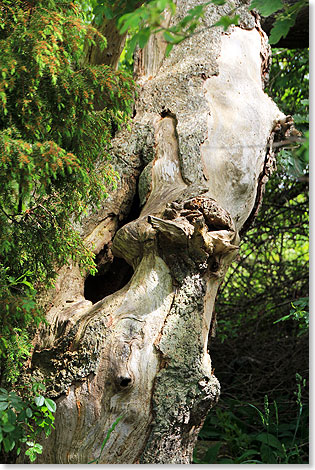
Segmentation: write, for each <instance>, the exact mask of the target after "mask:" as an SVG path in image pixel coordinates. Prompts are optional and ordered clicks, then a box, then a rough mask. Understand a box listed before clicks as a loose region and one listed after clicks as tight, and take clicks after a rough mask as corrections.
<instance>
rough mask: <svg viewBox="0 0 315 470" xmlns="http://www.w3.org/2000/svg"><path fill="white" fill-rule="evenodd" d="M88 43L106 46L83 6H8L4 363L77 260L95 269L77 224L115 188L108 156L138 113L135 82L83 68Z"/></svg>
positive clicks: (1, 256)
mask: <svg viewBox="0 0 315 470" xmlns="http://www.w3.org/2000/svg"><path fill="white" fill-rule="evenodd" d="M84 41H88V42H90V43H94V41H99V43H100V44H102V45H103V46H104V47H105V46H106V39H105V38H104V37H103V36H102V35H101V34H100V33H99V32H98V31H97V30H96V29H95V28H93V27H92V26H91V25H90V24H88V22H87V21H85V18H84V15H83V13H82V11H81V9H80V6H79V5H77V4H76V3H71V2H63V1H60V0H42V1H33V0H3V1H2V2H1V4H0V50H1V56H0V328H1V335H0V355H2V356H3V357H4V356H5V355H6V352H5V351H6V350H7V348H9V349H10V351H12V350H15V349H16V351H19V350H20V349H19V348H18V347H17V345H16V348H15V346H14V345H15V342H17V341H18V340H17V339H16V338H17V336H18V334H17V328H19V329H22V330H23V329H25V327H26V326H27V325H31V324H33V323H34V321H35V320H36V318H37V319H38V315H39V313H38V309H37V307H36V304H35V302H34V295H35V293H36V289H38V287H39V286H43V285H44V286H45V285H48V284H49V282H51V280H52V279H53V278H54V276H55V274H56V270H57V269H58V268H59V267H60V266H62V265H63V264H64V263H65V262H66V261H67V260H69V258H72V259H73V260H75V261H77V262H79V263H80V264H81V266H82V267H83V268H84V269H90V270H91V269H92V270H93V269H95V264H94V261H93V254H92V253H91V252H89V251H88V250H87V249H86V248H85V247H84V245H83V243H82V241H81V239H80V237H79V234H78V233H77V232H76V231H75V230H74V229H73V225H72V223H71V222H70V216H71V221H72V222H73V221H76V220H77V219H78V218H79V217H80V216H81V215H82V214H83V213H84V211H85V208H86V207H87V205H88V204H89V205H93V204H94V205H96V204H97V203H98V202H99V201H101V200H102V199H103V198H105V197H106V196H107V192H108V190H109V189H110V188H111V187H112V186H113V185H114V184H115V179H116V176H117V175H116V174H115V172H114V171H113V169H112V168H111V166H110V163H109V162H108V160H109V155H108V148H109V145H110V140H111V134H112V129H116V128H119V126H120V125H121V124H122V123H123V122H125V121H126V119H127V117H128V115H129V113H130V109H131V103H132V98H133V82H132V80H131V78H130V77H129V76H128V75H127V74H126V73H124V72H122V71H113V70H112V69H110V68H109V67H107V66H85V67H81V66H80V57H81V55H82V51H83V44H84ZM96 162H99V164H98V165H95V163H96ZM96 167H97V168H98V170H96V169H95V168H96ZM100 168H102V169H100ZM17 354H18V353H17ZM11 359H12V358H11ZM11 362H12V361H11ZM17 362H18V361H17ZM4 370H5V361H4V362H3V363H2V372H4ZM14 376H15V375H14Z"/></svg>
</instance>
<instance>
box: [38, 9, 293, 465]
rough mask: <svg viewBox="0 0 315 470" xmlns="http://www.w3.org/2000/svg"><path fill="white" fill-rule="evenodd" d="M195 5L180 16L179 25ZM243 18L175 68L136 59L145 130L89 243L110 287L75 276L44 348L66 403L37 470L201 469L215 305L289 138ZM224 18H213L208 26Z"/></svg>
mask: <svg viewBox="0 0 315 470" xmlns="http://www.w3.org/2000/svg"><path fill="white" fill-rule="evenodd" d="M199 2H200V0H187V1H181V2H179V4H178V13H177V15H178V16H180V17H182V16H184V15H185V13H186V12H187V10H188V9H189V8H191V7H192V6H194V4H195V3H199ZM235 3H236V5H237V7H238V13H239V14H240V15H241V27H234V28H232V29H231V30H230V31H229V32H228V33H224V32H223V31H221V30H220V29H218V28H209V27H207V28H204V27H203V28H202V32H200V33H199V34H197V35H194V36H193V37H191V38H190V39H189V40H186V41H185V42H183V43H182V44H181V45H179V46H177V47H175V48H174V49H173V51H172V53H171V55H170V57H168V58H166V59H163V54H162V53H161V51H160V50H158V51H157V50H156V47H158V48H159V47H161V48H163V47H164V46H165V45H164V44H163V43H162V42H161V40H158V39H157V40H155V39H154V38H153V39H152V40H151V41H150V43H149V45H148V47H147V49H146V50H145V51H143V52H142V53H141V55H140V56H139V58H138V77H139V80H138V81H139V85H140V91H139V98H138V101H137V105H136V111H137V112H136V116H135V118H134V120H133V124H132V128H131V131H127V130H124V131H122V132H120V134H119V135H118V136H117V137H116V138H115V139H114V142H113V151H112V153H113V162H114V165H115V167H116V169H117V170H118V171H119V173H120V175H121V180H120V182H119V186H118V189H117V190H116V191H115V192H114V193H113V194H111V196H110V197H109V199H108V200H107V201H106V204H105V205H104V207H103V208H102V209H101V210H100V211H99V212H98V213H97V214H90V216H89V217H87V219H86V220H85V222H84V224H83V227H82V236H83V237H84V238H85V240H86V243H87V244H90V245H91V246H93V247H94V248H93V249H94V250H95V252H96V253H98V260H99V263H100V266H101V272H102V275H101V276H99V279H100V282H99V283H98V284H100V285H101V284H102V282H101V281H103V283H104V285H103V286H102V285H101V291H100V292H96V291H97V289H98V288H99V287H98V286H97V282H96V279H97V278H95V288H94V287H93V286H94V284H93V279H92V280H91V279H90V280H89V287H88V288H87V287H86V288H84V283H85V276H83V275H82V274H81V273H80V271H79V269H78V268H77V267H76V266H71V265H69V266H65V267H64V268H63V270H62V272H61V273H60V276H59V279H58V282H57V285H56V289H55V290H54V292H53V293H51V296H50V300H49V303H48V302H47V322H48V323H47V325H46V326H43V327H42V328H41V329H40V330H39V332H38V334H37V337H36V341H35V346H34V353H33V357H32V362H31V365H30V370H29V373H31V374H32V376H33V377H36V378H39V379H43V378H44V379H45V380H46V383H47V388H48V391H49V395H50V396H51V397H53V398H55V399H56V403H57V412H56V422H55V427H56V429H55V431H54V432H53V433H52V434H51V436H50V437H49V439H47V440H43V442H42V444H43V446H44V452H43V454H42V455H41V456H39V457H38V460H37V463H45V464H48V463H49V464H50V463H57V464H67V463H70V464H80V463H81V464H82V463H83V464H85V463H88V462H90V461H92V460H94V459H97V458H98V457H99V463H104V464H105V463H106V464H113V463H115V464H116V463H123V464H130V463H155V464H156V463H163V464H183V463H184V464H186V463H190V461H191V458H192V450H193V447H194V443H195V440H196V438H197V435H198V432H199V430H200V428H201V426H202V424H203V421H204V419H205V417H206V414H207V413H208V411H209V410H210V409H211V407H212V406H213V405H214V404H215V403H216V401H217V400H218V397H219V392H220V386H219V383H218V380H217V379H216V377H215V376H214V375H213V373H212V366H211V359H210V356H209V351H208V349H207V342H208V332H209V328H210V325H211V320H212V312H213V306H214V301H215V297H216V294H217V290H218V287H219V285H220V283H221V282H222V279H223V277H224V275H225V273H226V271H227V269H228V266H229V265H230V263H231V261H232V260H233V258H234V256H235V255H236V252H237V248H238V244H239V232H240V230H241V229H242V228H243V227H244V225H245V224H248V223H249V221H250V220H251V218H252V214H253V211H254V212H255V210H256V208H257V207H256V206H257V205H258V204H259V199H260V198H258V199H257V194H258V193H259V191H261V188H262V187H263V185H264V183H265V181H266V178H267V177H268V174H269V173H270V171H271V170H272V168H273V164H274V163H273V162H274V157H273V153H272V150H271V149H270V147H269V144H270V142H271V141H272V138H273V136H274V135H275V132H276V131H278V130H281V129H284V131H287V132H288V131H289V127H290V125H291V122H290V121H289V120H288V122H287V123H286V119H285V116H284V115H283V114H282V113H281V112H280V111H279V110H278V109H277V107H276V106H275V104H274V103H273V102H272V101H271V99H270V98H269V97H267V96H266V95H265V94H264V93H263V80H264V78H265V75H266V64H267V62H268V57H269V50H268V46H267V39H266V36H265V35H264V33H263V32H262V30H261V29H260V27H259V24H258V23H257V20H256V19H255V17H254V16H252V15H251V14H250V13H248V11H247V6H246V5H244V2H241V1H237V2H235ZM226 8H227V7H225V6H224V7H220V8H218V7H214V6H209V7H208V10H207V14H206V16H205V19H204V26H210V25H212V24H214V23H215V22H216V21H217V20H218V18H219V16H220V15H221V14H223V13H224V12H226V11H227V10H226ZM176 20H177V19H176V18H175V19H173V20H172V21H176ZM153 47H154V48H155V50H152V48H153ZM153 59H154V60H153ZM287 128H288V130H287ZM118 258H121V259H122V260H124V261H120V263H121V264H120V265H119V266H120V267H119V271H120V273H123V274H126V275H127V273H128V272H129V271H128V269H131V268H132V269H131V271H132V275H131V277H130V276H129V277H130V278H129V279H128V282H127V283H126V284H125V285H123V283H124V282H126V276H125V275H124V276H123V275H122V276H121V278H120V279H118V280H116V281H115V279H116V278H117V277H119V276H114V269H113V266H114V265H115V263H116V261H117V259H118ZM128 266H130V267H131V268H128ZM102 276H103V277H102ZM97 295H100V297H103V298H101V300H99V301H98V302H96V303H94V304H93V303H92V301H91V300H89V299H91V298H92V299H95V298H97ZM119 417H122V418H121V420H120V421H119V423H118V424H117V425H116V427H115V429H114V431H113V432H112V433H111V435H110V438H109V440H108V442H107V443H106V445H105V447H104V449H103V450H102V443H103V441H104V438H105V436H106V433H107V431H108V430H109V428H110V427H111V426H112V424H113V423H114V422H115V420H117V418H119Z"/></svg>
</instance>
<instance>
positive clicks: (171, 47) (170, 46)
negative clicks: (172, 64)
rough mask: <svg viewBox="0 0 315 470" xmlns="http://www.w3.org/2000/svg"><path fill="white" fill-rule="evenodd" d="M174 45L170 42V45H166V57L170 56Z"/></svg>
mask: <svg viewBox="0 0 315 470" xmlns="http://www.w3.org/2000/svg"><path fill="white" fill-rule="evenodd" d="M173 46H174V44H168V45H167V46H166V50H165V56H166V57H168V56H169V55H170V53H171V50H172V49H173Z"/></svg>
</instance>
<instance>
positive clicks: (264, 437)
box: [255, 432, 282, 450]
mask: <svg viewBox="0 0 315 470" xmlns="http://www.w3.org/2000/svg"><path fill="white" fill-rule="evenodd" d="M255 440H256V441H260V442H263V443H264V444H267V445H269V446H271V447H274V448H275V449H279V450H282V446H281V442H280V441H279V439H277V438H276V436H274V435H273V434H270V433H267V432H262V433H260V434H258V436H256V437H255Z"/></svg>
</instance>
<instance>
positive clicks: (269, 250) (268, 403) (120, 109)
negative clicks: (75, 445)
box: [0, 1, 309, 464]
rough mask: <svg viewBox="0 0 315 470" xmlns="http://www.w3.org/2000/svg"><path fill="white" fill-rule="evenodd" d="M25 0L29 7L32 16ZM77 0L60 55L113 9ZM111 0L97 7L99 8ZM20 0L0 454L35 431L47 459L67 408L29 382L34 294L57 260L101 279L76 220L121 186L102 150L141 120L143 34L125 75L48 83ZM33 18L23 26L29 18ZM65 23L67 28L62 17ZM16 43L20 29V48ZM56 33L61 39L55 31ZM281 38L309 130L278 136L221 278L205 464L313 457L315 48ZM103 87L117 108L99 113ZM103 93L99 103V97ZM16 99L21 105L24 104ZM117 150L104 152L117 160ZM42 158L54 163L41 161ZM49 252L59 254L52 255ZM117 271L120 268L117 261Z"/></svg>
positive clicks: (274, 80)
mask: <svg viewBox="0 0 315 470" xmlns="http://www.w3.org/2000/svg"><path fill="white" fill-rule="evenodd" d="M26 3H27V2H21V5H22V6H21V11H22V12H23V11H25V8H26V7H25V4H26ZM52 3H54V2H52ZM57 3H58V2H57ZM79 3H81V7H82V9H83V12H85V13H84V15H83V20H80V21H79V20H78V23H77V24H76V23H75V22H74V23H73V24H71V27H75V28H77V32H78V34H77V36H73V37H70V36H71V35H70V34H69V37H67V38H64V40H65V43H66V44H68V46H69V47H68V50H67V48H66V51H64V52H62V54H64V56H62V55H61V56H62V57H65V58H67V57H68V56H69V55H70V54H72V53H73V51H75V56H74V57H75V59H76V60H77V61H78V63H79V62H80V57H81V55H82V53H83V40H82V38H83V36H84V35H87V37H88V39H89V38H90V39H91V38H92V36H93V34H95V30H93V29H91V30H89V28H92V27H91V26H90V23H91V20H92V13H91V11H92V10H91V8H92V7H93V6H94V13H95V14H96V19H97V15H98V14H99V12H100V11H101V10H100V9H99V10H97V3H96V2H94V5H93V2H87V1H82V2H79ZM103 3H104V2H98V4H99V7H101V5H102V4H103ZM11 4H12V2H9V1H5V2H3V5H2V7H1V2H0V9H1V8H2V10H1V12H2V14H3V17H2V18H1V19H2V20H4V19H5V20H6V22H3V23H2V24H1V30H0V43H1V45H2V46H3V49H2V51H4V52H3V53H2V54H1V55H2V58H1V62H0V69H1V71H2V75H1V77H0V98H1V100H2V101H1V106H2V108H1V112H0V158H1V164H0V165H1V166H0V170H1V176H0V183H1V190H0V208H1V212H0V224H1V227H0V283H1V285H0V309H1V311H0V326H1V335H0V354H1V369H0V373H1V376H0V385H1V387H2V388H0V446H1V447H0V449H1V452H0V455H1V461H2V462H7V463H13V461H14V459H15V458H16V451H17V449H21V447H23V444H24V443H25V442H26V440H27V442H30V443H29V444H27V445H28V446H29V449H28V451H27V452H28V454H27V455H29V457H30V460H31V461H33V460H35V459H36V453H40V452H41V448H40V445H39V444H37V443H36V436H37V435H38V434H39V432H42V431H43V430H44V431H45V432H46V433H50V431H51V426H52V425H53V422H54V416H53V413H54V412H55V409H56V407H55V404H54V402H53V400H50V399H49V398H45V397H44V395H45V385H44V384H38V383H34V384H31V385H25V384H21V383H20V381H19V377H20V374H21V371H22V370H23V367H24V364H25V362H26V361H27V358H28V357H29V355H30V352H31V339H32V335H33V334H34V331H35V329H36V326H38V324H39V323H40V322H41V321H43V316H42V311H41V309H40V307H39V306H38V305H37V304H36V293H37V291H40V290H41V289H43V287H47V286H48V285H50V284H49V283H51V282H53V279H54V277H55V274H56V269H57V268H58V267H60V266H62V265H63V264H65V262H66V261H67V260H68V259H69V257H71V258H72V259H74V260H76V261H78V262H81V264H82V266H83V268H84V269H87V270H90V273H91V274H92V275H93V276H95V277H91V276H89V278H88V279H89V281H87V284H86V289H88V282H90V280H91V279H92V281H91V282H92V283H93V279H95V281H96V282H97V279H98V277H100V276H101V275H102V272H101V270H99V272H97V270H96V264H95V260H94V258H93V255H92V254H91V252H89V251H88V250H87V249H86V247H84V246H83V244H82V241H81V240H80V237H79V236H78V234H77V233H76V232H73V230H72V222H73V220H74V219H73V218H72V221H71V222H70V215H71V216H72V217H74V218H77V220H79V218H80V216H81V215H82V214H83V213H84V208H85V205H86V204H88V203H92V204H95V205H97V203H98V198H99V194H100V192H103V193H104V194H105V193H106V191H108V192H109V191H110V188H111V187H112V186H113V185H115V178H116V177H117V175H116V174H115V173H114V172H113V171H112V169H111V167H110V165H108V166H106V169H105V172H104V174H103V176H104V179H105V182H106V184H105V185H103V184H102V183H101V182H100V181H99V178H98V175H97V173H94V169H93V168H94V164H95V161H97V158H98V157H99V147H102V148H110V139H111V138H112V137H113V136H114V135H115V132H116V131H117V129H118V128H119V127H120V126H122V125H124V122H126V121H128V116H131V114H132V99H133V84H132V68H133V57H132V51H133V49H132V47H131V48H130V42H132V37H129V38H128V39H127V46H126V48H125V49H124V51H123V53H122V56H121V61H120V65H119V68H118V71H113V70H110V68H109V67H108V68H104V69H103V70H102V71H100V70H99V69H96V68H95V69H93V68H92V67H91V68H90V69H87V72H86V73H85V74H82V76H81V74H80V73H79V71H80V69H79V67H78V70H76V71H75V72H73V70H71V67H72V65H71V64H70V62H67V61H66V60H65V61H64V63H63V62H62V61H60V63H58V61H56V62H52V63H51V70H50V72H49V73H48V76H49V79H51V78H52V82H49V83H48V79H47V77H46V76H45V75H44V72H43V75H42V76H41V75H40V74H41V73H42V71H44V69H45V67H46V65H45V57H48V59H49V60H51V58H52V56H53V55H54V53H55V52H54V49H53V47H54V46H53V47H52V49H51V50H50V52H49V54H50V55H49V54H48V53H47V54H46V52H45V51H44V53H43V54H42V56H41V57H42V60H43V64H41V63H40V62H38V60H37V61H33V57H32V56H31V53H33V52H34V51H33V50H32V52H30V51H26V52H25V56H24V57H23V60H24V61H25V65H24V62H23V65H21V64H18V63H15V62H14V60H15V58H16V57H18V56H19V54H20V49H21V47H22V45H23V40H25V37H26V35H27V34H29V32H26V31H27V28H26V29H24V30H23V31H22V33H21V35H19V34H17V35H16V36H15V37H14V31H13V29H14V28H12V30H10V28H11V26H10V25H9V23H8V22H7V16H6V14H7V13H5V12H6V10H5V8H4V6H5V7H8V8H9V10H10V8H11ZM91 5H92V7H91ZM23 8H24V10H23ZM12 11H13V10H12ZM21 11H20V13H19V14H21ZM71 14H72V13H71ZM22 16H23V15H22ZM22 16H21V18H20V19H19V18H18V17H16V18H14V21H16V22H17V23H18V22H19V21H20V20H22ZM71 18H72V17H71ZM47 21H50V20H47ZM69 21H70V20H69ZM71 21H74V20H73V19H72V20H71ZM47 24H48V23H47ZM231 24H233V23H231ZM24 26H25V25H24ZM57 26H58V27H59V26H60V32H59V33H60V34H61V30H62V29H63V26H62V27H61V20H60V24H57ZM33 27H34V31H35V33H34V34H35V39H33V38H32V37H31V36H29V38H28V40H29V42H30V43H31V41H33V40H34V44H35V41H36V28H37V30H38V25H36V24H35V25H33ZM34 31H33V32H34ZM69 31H70V30H69ZM57 33H58V32H57ZM59 33H58V34H59ZM23 34H24V36H25V37H24V36H23ZM58 34H57V36H58ZM62 34H63V33H62ZM8 38H13V39H12V44H9V42H8ZM14 41H15V42H14ZM19 41H20V42H19ZM45 41H47V42H48V43H49V34H48V33H47V34H46V39H45ZM67 41H68V43H67ZM8 44H9V46H8ZM69 44H70V45H69ZM279 45H281V43H280V42H279V44H277V43H276V44H274V46H275V47H274V48H273V59H272V65H271V69H270V78H269V83H268V85H267V87H266V92H267V93H268V94H269V95H270V96H271V97H272V98H273V100H274V101H275V102H276V103H277V105H278V107H279V108H280V109H281V111H283V113H285V114H286V115H292V116H293V118H294V121H295V126H296V128H297V129H298V130H299V131H300V132H301V135H302V139H301V141H299V142H292V141H288V142H282V143H280V144H281V145H280V147H281V148H280V151H279V153H278V155H277V171H275V172H274V173H273V175H272V176H271V178H270V180H269V182H268V183H267V185H266V190H265V195H264V199H263V202H262V205H261V207H260V211H259V214H258V216H257V218H256V219H255V222H254V224H253V225H252V226H251V227H250V228H249V230H248V231H247V232H246V233H244V234H243V236H242V242H241V246H240V250H239V253H238V255H237V258H236V260H235V261H234V262H233V265H232V266H231V268H230V269H229V271H228V273H227V275H226V277H225V279H224V281H223V283H222V285H221V287H220V291H219V294H218V296H217V301H216V305H215V312H216V318H215V321H214V322H213V323H212V327H211V331H210V334H209V342H208V346H209V350H210V352H211V358H212V364H213V367H214V369H215V375H216V376H217V378H218V379H219V381H220V384H221V397H220V400H219V403H218V404H217V406H216V407H215V408H214V409H213V410H212V411H211V413H210V414H209V415H208V417H207V418H206V421H205V424H204V426H203V429H202V431H201V432H200V435H199V438H198V442H197V445H196V448H195V451H194V463H202V464H209V463H219V464H221V463H222V464H224V463H230V464H240V463H253V464H254V463H268V464H269V463H270V464H273V463H275V464H299V463H303V464H306V463H308V455H309V453H308V450H309V449H308V418H309V416H308V404H309V395H308V364H309V349H308V346H309V343H308V323H309V320H308V318H309V316H308V315H309V314H308V308H309V307H308V305H309V301H308V299H309V297H308V296H309V290H308V289H309V282H308V268H309V266H308V259H309V258H308V249H309V244H308V227H309V215H308V206H309V197H308V184H309V176H308V172H309V166H308V162H309V160H308V142H307V140H308V122H309V120H308V111H309V101H308V98H309V95H308V90H309V63H308V60H309V50H308V47H306V46H305V44H304V45H302V46H303V47H301V44H300V43H299V42H298V40H297V44H296V47H293V46H294V44H293V46H292V44H290V46H289V47H285V48H284V47H281V48H279V47H278V46H279ZM4 46H6V47H7V48H4ZM128 47H129V49H128ZM133 47H135V43H134V44H133ZM174 47H176V45H174ZM71 48H73V50H71ZM30 50H31V49H30ZM130 51H131V52H130ZM28 53H29V56H27V54H28ZM40 53H41V51H40V49H38V51H37V54H40ZM45 54H46V56H45ZM58 54H59V51H58ZM67 54H68V55H67ZM32 61H33V62H32ZM34 64H35V65H36V67H38V70H39V75H40V79H38V77H36V76H35V75H34V77H31V78H32V80H33V82H32V87H33V88H34V89H35V88H36V87H38V90H39V89H40V88H39V87H40V86H42V82H40V80H41V79H43V80H44V83H45V86H47V88H46V89H45V90H44V92H45V93H46V94H45V96H44V94H43V96H41V95H40V92H39V91H37V92H36V93H37V94H36V93H35V92H34V94H33V95H32V90H30V94H29V95H28V96H27V97H25V96H23V93H24V89H23V87H24V86H25V87H27V86H28V87H30V88H31V86H30V82H26V78H25V77H26V75H25V76H24V75H23V74H26V73H28V72H27V70H26V67H28V65H30V66H32V65H34ZM69 64H70V65H69ZM35 65H34V67H35ZM18 66H21V67H20V68H19V67H18ZM23 67H25V70H24V69H23ZM8 70H9V71H8ZM16 70H17V72H16ZM15 73H16V74H17V75H15ZM45 73H46V72H45ZM49 74H50V75H49ZM59 76H60V77H63V79H62V80H61V86H60V88H62V90H57V91H58V93H60V96H61V98H60V103H61V104H60V107H59V104H58V106H57V107H56V106H55V105H56V103H57V102H58V103H59V101H58V100H59V98H58V97H57V95H58V93H57V91H56V90H55V89H54V87H55V85H56V82H54V77H59ZM14 80H15V82H14ZM36 80H39V81H36ZM58 80H59V79H58ZM56 81H57V78H56ZM58 83H59V81H58ZM15 87H17V88H15ZM68 88H69V90H70V92H68V91H67V90H68ZM104 89H105V90H106V93H105V94H106V101H107V105H106V108H105V109H103V110H102V111H100V112H99V114H98V115H97V117H96V118H95V116H94V117H91V112H92V111H93V110H94V106H95V108H96V109H97V107H98V105H99V96H100V93H102V92H103V91H104ZM8 90H9V92H8ZM16 90H18V91H16ZM55 93H56V95H55ZM70 93H71V94H70ZM71 95H72V96H73V97H75V98H74V100H73V102H72V101H71V99H70V96H71ZM91 96H92V97H94V98H95V100H96V101H94V103H93V104H91V101H90V99H91ZM64 97H65V99H64ZM36 100H38V102H36ZM70 101H71V103H70ZM16 103H18V106H19V107H20V109H22V110H23V112H21V113H19V112H18V111H17V107H16ZM69 109H70V110H71V112H73V113H76V119H78V120H79V121H80V126H78V127H77V128H74V127H72V120H73V117H72V114H71V113H70V112H69ZM35 110H36V112H35ZM73 115H74V114H73ZM43 116H45V117H44V118H43ZM61 122H63V124H62V125H61V124H60V123H61ZM65 122H66V124H67V125H68V126H69V129H70V130H68V129H67V126H66V125H65ZM78 129H79V130H78ZM100 136H102V137H101V138H100ZM35 142H37V143H36V144H35ZM48 144H49V145H48ZM30 145H31V146H30ZM254 145H255V142H253V146H254ZM36 146H37V147H36ZM35 147H36V148H35ZM36 152H37V153H36ZM109 153H110V152H108V151H106V152H105V156H104V159H105V160H106V159H107V158H108V157H109ZM77 154H80V155H81V160H79V159H77V157H76V155H77ZM21 155H23V156H24V157H23V158H24V159H23V158H21ZM43 155H46V156H47V160H46V162H47V164H46V165H45V166H41V164H40V163H39V161H40V159H39V156H43ZM8 156H9V157H8ZM16 156H18V158H19V159H17V158H16ZM15 158H16V159H15ZM17 162H18V163H17ZM38 169H39V170H40V171H38V173H37V174H36V175H37V176H36V180H35V181H33V180H32V178H33V176H32V175H33V174H34V172H36V171H37V170H38ZM32 172H33V173H32ZM8 175H9V176H8ZM45 181H46V182H45ZM40 188H43V189H40ZM74 194H75V197H73V195H74ZM60 201H62V202H60ZM73 214H74V215H73ZM47 252H50V253H52V255H51V257H50V258H49V257H48V259H47V257H46V253H47ZM97 261H99V260H96V262H97ZM116 271H117V273H119V272H120V264H119V262H118V264H117V267H116ZM125 274H126V273H124V272H122V273H121V275H122V277H123V276H124V275H125ZM127 274H128V273H127ZM96 300H98V299H96ZM29 394H30V396H31V398H30V397H29V396H28V395H29ZM30 400H33V401H32V403H31V401H30ZM34 400H35V401H34ZM23 413H24V414H23ZM32 420H33V421H32ZM25 429H26V431H25ZM26 436H27V438H26ZM36 446H38V447H36Z"/></svg>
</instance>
